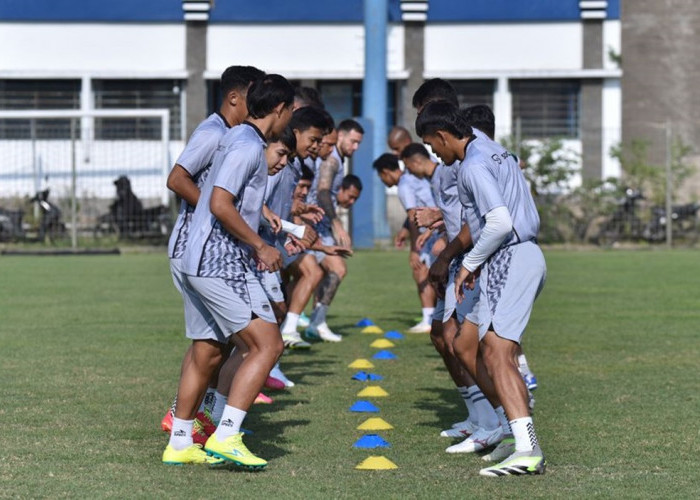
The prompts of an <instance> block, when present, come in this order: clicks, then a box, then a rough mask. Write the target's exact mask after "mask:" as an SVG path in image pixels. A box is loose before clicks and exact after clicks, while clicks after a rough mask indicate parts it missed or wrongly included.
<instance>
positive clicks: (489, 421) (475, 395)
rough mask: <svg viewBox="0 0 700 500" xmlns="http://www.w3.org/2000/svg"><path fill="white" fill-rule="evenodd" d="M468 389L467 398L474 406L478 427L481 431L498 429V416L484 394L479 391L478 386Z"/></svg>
mask: <svg viewBox="0 0 700 500" xmlns="http://www.w3.org/2000/svg"><path fill="white" fill-rule="evenodd" d="M469 389H470V390H469V397H470V399H471V400H472V404H473V405H474V410H475V411H476V415H477V419H478V420H479V427H481V428H483V429H495V428H496V427H498V424H499V420H498V415H497V414H496V412H495V411H494V410H493V406H491V403H489V400H488V399H486V396H484V393H483V392H481V389H479V386H478V385H473V386H471V387H470V388H469Z"/></svg>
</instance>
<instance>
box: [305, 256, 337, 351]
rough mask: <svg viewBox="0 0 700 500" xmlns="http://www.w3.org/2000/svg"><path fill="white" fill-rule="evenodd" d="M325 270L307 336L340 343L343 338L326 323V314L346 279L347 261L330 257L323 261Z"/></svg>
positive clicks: (322, 264) (317, 292) (318, 288)
mask: <svg viewBox="0 0 700 500" xmlns="http://www.w3.org/2000/svg"><path fill="white" fill-rule="evenodd" d="M321 267H322V268H323V270H324V276H323V279H321V282H320V283H319V285H318V287H317V288H316V305H315V307H314V311H313V314H312V315H311V324H310V325H309V327H308V328H307V329H306V332H305V335H306V336H307V337H308V338H312V339H321V340H325V341H326V342H340V341H341V340H343V337H341V336H340V335H338V334H336V333H333V332H332V331H331V329H330V328H329V327H328V324H327V323H326V313H327V312H328V308H329V307H330V305H331V302H332V301H333V298H334V297H335V294H336V292H337V291H338V288H339V287H340V283H341V282H342V281H343V278H345V274H346V273H347V267H346V265H345V260H344V259H343V258H342V257H338V256H337V255H328V256H326V258H324V259H323V260H322V261H321Z"/></svg>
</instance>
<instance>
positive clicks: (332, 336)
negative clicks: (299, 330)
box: [304, 323, 343, 342]
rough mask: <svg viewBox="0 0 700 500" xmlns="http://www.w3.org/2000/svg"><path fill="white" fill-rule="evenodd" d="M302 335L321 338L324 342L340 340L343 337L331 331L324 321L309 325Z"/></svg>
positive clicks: (309, 337)
mask: <svg viewBox="0 0 700 500" xmlns="http://www.w3.org/2000/svg"><path fill="white" fill-rule="evenodd" d="M304 336H305V337H306V338H307V339H310V340H323V341H324V342H340V341H341V340H343V337H341V336H340V335H338V334H337V333H333V332H332V331H331V329H330V328H328V325H327V324H326V323H321V324H320V325H317V326H314V325H310V326H309V327H308V328H307V329H306V330H304Z"/></svg>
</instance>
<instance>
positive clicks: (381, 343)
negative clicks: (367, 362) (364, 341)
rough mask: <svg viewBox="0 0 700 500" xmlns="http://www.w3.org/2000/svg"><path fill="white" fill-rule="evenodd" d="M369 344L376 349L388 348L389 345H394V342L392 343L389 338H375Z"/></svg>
mask: <svg viewBox="0 0 700 500" xmlns="http://www.w3.org/2000/svg"><path fill="white" fill-rule="evenodd" d="M369 346H370V347H375V348H377V349H389V348H391V347H396V344H394V343H393V342H392V341H391V340H387V339H377V340H375V341H374V342H372V343H371V344H370V345H369Z"/></svg>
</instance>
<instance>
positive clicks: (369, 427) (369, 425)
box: [357, 417, 394, 431]
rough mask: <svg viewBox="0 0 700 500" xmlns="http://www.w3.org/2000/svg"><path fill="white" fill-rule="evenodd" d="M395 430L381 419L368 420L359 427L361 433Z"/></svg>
mask: <svg viewBox="0 0 700 500" xmlns="http://www.w3.org/2000/svg"><path fill="white" fill-rule="evenodd" d="M393 428H394V426H393V425H391V424H390V423H389V422H387V421H386V420H384V419H383V418H379V417H372V418H368V419H367V420H365V421H364V422H362V423H361V424H360V425H358V426H357V429H358V430H361V431H388V430H390V429H393Z"/></svg>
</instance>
